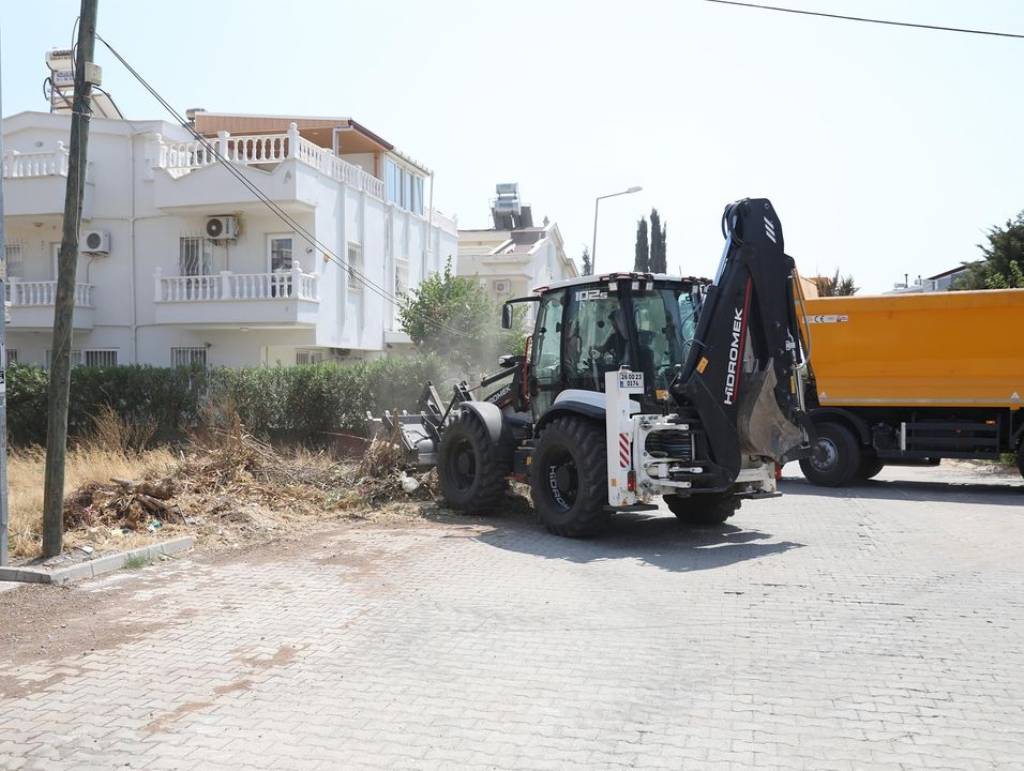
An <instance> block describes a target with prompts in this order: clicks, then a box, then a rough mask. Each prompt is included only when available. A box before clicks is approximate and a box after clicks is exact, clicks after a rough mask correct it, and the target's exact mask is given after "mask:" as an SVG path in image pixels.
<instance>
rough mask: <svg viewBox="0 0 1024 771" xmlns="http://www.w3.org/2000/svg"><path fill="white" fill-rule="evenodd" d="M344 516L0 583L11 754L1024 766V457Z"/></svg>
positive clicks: (412, 764)
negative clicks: (218, 545) (93, 576)
mask: <svg viewBox="0 0 1024 771" xmlns="http://www.w3.org/2000/svg"><path fill="white" fill-rule="evenodd" d="M783 489H784V492H785V493H786V495H785V497H783V498H780V499H776V500H770V501H759V502H754V503H748V504H745V505H744V506H743V508H742V509H741V511H740V512H739V513H738V514H737V515H736V516H735V517H734V519H733V520H730V523H729V524H728V525H727V526H726V527H724V528H722V529H720V530H712V531H688V530H686V529H684V528H683V527H682V526H680V524H679V523H678V522H677V521H676V520H675V519H674V518H673V517H672V516H671V515H670V514H667V513H662V514H660V515H658V516H623V517H620V518H619V519H617V520H616V522H615V523H614V526H613V527H612V529H611V530H610V531H609V532H608V533H607V534H606V535H604V536H603V537H601V538H597V539H593V540H588V541H571V540H565V539H561V538H556V537H553V536H549V535H547V534H546V533H544V532H543V531H542V530H541V529H540V528H539V527H537V526H536V525H535V524H533V523H532V522H531V521H530V520H529V518H528V517H527V516H525V515H523V514H522V513H521V512H520V513H518V514H509V515H507V516H503V517H495V518H493V519H488V520H484V519H468V520H454V521H453V520H443V521H441V520H437V521H423V522H412V523H410V524H409V525H408V526H405V525H402V526H398V527H389V528H381V527H377V526H341V525H339V526H334V527H332V528H330V529H327V530H324V531H323V532H318V533H314V534H311V535H309V536H307V537H305V538H303V539H302V540H300V541H298V542H294V543H290V544H284V545H281V544H278V545H271V546H266V547H262V548H258V549H253V550H248V551H245V552H242V553H238V554H231V555H228V556H223V555H221V556H216V555H214V556H210V555H202V554H195V555H192V556H190V557H189V558H187V559H181V560H175V561H172V562H166V563H161V564H158V565H154V566H152V567H149V568H146V569H143V570H140V571H135V572H121V573H118V574H116V575H113V576H111V577H107V578H102V579H97V580H94V581H91V582H88V583H85V584H80V585H78V586H77V587H75V588H73V589H71V590H60V589H53V588H33V589H18V590H16V591H8V592H4V593H2V594H0V625H2V628H0V643H2V645H0V767H3V768H40V769H42V768H46V769H52V768H68V767H76V768H77V767H81V768H86V767H90V768H92V767H95V768H112V767H115V766H118V767H131V768H147V769H157V768H211V767H225V768H227V767H231V768H238V767H242V766H252V767H260V768H294V767H301V768H307V767H308V768H342V767H344V768H356V767H375V768H382V767H387V768H401V767H408V768H434V767H450V768H454V767H459V768H463V767H479V768H531V769H543V768H565V767H580V768H618V767H634V768H680V767H684V766H685V767H694V766H698V765H699V766H705V765H708V766H711V765H715V766H719V765H720V766H722V767H725V766H734V767H748V766H755V765H756V766H765V767H771V766H776V767H780V768H782V767H785V768H794V767H805V768H815V769H825V768H854V767H856V768H864V767H880V768H883V767H884V768H896V767H908V768H922V767H934V768H942V767H945V768H957V769H960V768H968V767H977V768H991V767H1007V768H1010V767H1020V766H1021V765H1022V764H1024V634H1022V633H1024V619H1022V616H1024V600H1022V598H1024V561H1022V559H1021V555H1022V552H1024V485H1022V484H1021V481H1020V480H1019V478H1016V477H1013V476H1005V477H998V476H991V475H979V474H976V473H973V472H971V471H970V470H965V469H963V468H948V467H942V468H940V469H929V470H915V471H909V470H887V471H885V472H883V474H882V476H881V477H880V479H879V481H876V482H872V483H869V484H866V485H864V486H862V487H859V488H854V489H850V490H845V491H827V490H821V489H817V488H812V487H810V486H808V485H807V484H806V483H805V482H803V480H802V479H799V478H794V479H788V478H787V479H786V480H785V481H784V483H783Z"/></svg>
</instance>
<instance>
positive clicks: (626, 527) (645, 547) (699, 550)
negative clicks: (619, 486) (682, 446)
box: [475, 512, 803, 572]
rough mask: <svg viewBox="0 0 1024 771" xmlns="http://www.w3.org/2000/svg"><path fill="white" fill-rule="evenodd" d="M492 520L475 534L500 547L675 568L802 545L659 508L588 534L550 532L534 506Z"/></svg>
mask: <svg viewBox="0 0 1024 771" xmlns="http://www.w3.org/2000/svg"><path fill="white" fill-rule="evenodd" d="M487 523H488V524H490V525H492V526H493V528H494V529H493V530H489V531H487V532H485V533H481V534H479V535H477V536H475V540H477V541H480V542H482V543H486V544H488V545H490V546H493V547H495V548H498V549H505V550H508V551H515V552H520V553H525V554H535V555H537V556H539V557H544V558H545V559H558V560H566V561H568V562H576V563H589V562H595V561H598V560H615V559H632V560H640V561H641V562H643V563H645V564H648V565H654V566H656V567H659V568H661V569H662V570H669V571H673V572H688V571H693V570H710V569H712V568H720V567H723V566H725V565H732V564H734V563H736V562H743V561H745V560H751V559H757V558H759V557H765V556H768V555H770V554H780V553H782V552H786V551H789V550H790V549H795V548H799V547H801V546H803V544H800V543H793V542H790V541H784V542H774V543H773V542H767V541H768V540H769V539H770V538H771V537H772V536H771V535H770V534H768V533H763V532H761V531H759V530H746V529H744V528H742V527H739V526H738V525H732V524H725V525H721V526H719V527H717V528H710V529H696V528H691V527H687V526H686V525H684V524H683V523H682V522H680V521H679V520H678V519H676V518H675V517H674V516H665V515H664V514H654V513H652V514H616V515H615V516H614V517H613V518H612V520H611V523H610V524H609V525H608V527H607V528H606V529H605V530H604V531H603V532H602V533H601V534H599V535H596V536H594V537H593V538H587V539H572V538H562V537H559V536H555V535H551V534H550V533H548V532H546V531H545V530H544V528H543V526H542V525H541V524H540V523H538V522H537V521H536V520H535V519H534V518H533V514H532V512H530V514H529V516H524V515H523V514H522V513H517V514H507V515H505V516H496V517H488V519H487Z"/></svg>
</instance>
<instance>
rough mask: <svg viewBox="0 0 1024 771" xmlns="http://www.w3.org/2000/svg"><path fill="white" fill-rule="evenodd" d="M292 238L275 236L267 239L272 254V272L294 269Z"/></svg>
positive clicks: (289, 236)
mask: <svg viewBox="0 0 1024 771" xmlns="http://www.w3.org/2000/svg"><path fill="white" fill-rule="evenodd" d="M292 240H293V239H292V236H291V235H273V236H268V237H267V243H268V250H269V252H270V272H271V273H276V272H277V271H279V270H291V269H292Z"/></svg>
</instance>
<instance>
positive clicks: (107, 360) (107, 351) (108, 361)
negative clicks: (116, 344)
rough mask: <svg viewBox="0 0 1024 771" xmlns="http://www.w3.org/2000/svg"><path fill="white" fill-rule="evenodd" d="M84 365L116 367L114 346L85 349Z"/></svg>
mask: <svg viewBox="0 0 1024 771" xmlns="http://www.w3.org/2000/svg"><path fill="white" fill-rule="evenodd" d="M85 366H87V367H116V366H117V349H116V348H92V349H90V350H87V351H85Z"/></svg>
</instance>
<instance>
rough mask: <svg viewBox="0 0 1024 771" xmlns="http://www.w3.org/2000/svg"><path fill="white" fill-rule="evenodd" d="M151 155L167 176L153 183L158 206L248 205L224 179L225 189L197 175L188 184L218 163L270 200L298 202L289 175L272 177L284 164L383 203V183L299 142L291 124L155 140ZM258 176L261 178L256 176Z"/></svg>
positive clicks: (296, 184) (300, 197) (299, 191)
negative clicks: (276, 130) (237, 171)
mask: <svg viewBox="0 0 1024 771" xmlns="http://www.w3.org/2000/svg"><path fill="white" fill-rule="evenodd" d="M154 155H155V157H156V166H157V168H161V169H164V170H165V171H166V172H167V176H168V177H170V179H162V180H161V179H158V180H157V189H156V193H157V196H156V201H157V205H158V206H161V207H173V206H186V205H196V204H200V205H201V204H206V205H213V204H217V203H221V202H228V200H232V201H233V200H234V199H235V198H236V197H237V198H238V200H239V201H240V202H248V201H251V200H252V194H251V193H249V192H247V191H246V190H245V188H244V187H242V185H241V184H240V183H239V182H238V181H236V180H234V179H229V178H227V177H225V179H224V185H225V186H226V187H224V186H221V185H217V186H216V187H213V189H211V186H210V185H209V180H205V181H204V176H203V175H201V176H199V177H197V179H196V180H195V181H196V185H190V184H188V183H189V182H191V181H192V180H191V179H189V177H190V175H192V174H194V173H195V172H201V171H202V170H204V169H208V168H211V167H214V166H217V165H218V164H220V163H221V160H220V159H221V158H223V159H225V160H226V161H228V162H229V163H231V164H232V165H234V166H238V167H241V168H242V169H243V172H244V173H246V176H247V177H248V178H249V180H250V181H252V182H255V183H256V184H258V185H259V187H260V188H261V189H262V190H263V192H264V193H265V194H266V195H268V196H269V197H270V198H273V199H274V200H285V201H287V200H290V199H296V200H300V201H301V200H303V198H304V195H303V191H302V189H301V187H300V184H299V180H297V179H296V178H295V176H293V175H291V174H281V175H278V174H277V173H276V172H277V170H278V169H279V168H280V167H281V165H282V164H284V163H285V162H286V161H290V160H294V161H296V162H297V163H298V164H299V165H300V166H302V167H305V168H308V169H312V170H315V171H318V172H320V173H321V174H323V175H325V176H327V177H329V178H330V179H333V180H335V181H336V182H342V183H344V184H345V185H347V186H349V187H350V188H352V189H355V190H361V191H363V192H365V193H366V194H367V195H369V196H372V197H373V198H377V199H379V200H384V180H382V179H378V178H377V177H375V176H373V175H372V174H370V173H369V172H367V171H365V170H364V169H362V168H361V167H360V166H357V165H355V164H353V163H349V162H348V161H345V160H342V159H341V158H339V157H338V156H336V155H335V154H334V152H333V151H331V150H329V149H327V148H324V147H320V146H319V145H317V144H314V143H313V142H310V141H309V140H307V139H303V138H302V137H300V136H299V131H298V128H297V127H296V125H295V124H294V123H293V124H292V125H291V127H290V128H289V130H288V132H287V133H285V134H257V135H251V136H233V135H231V134H229V133H228V132H226V131H222V132H220V133H219V134H218V135H217V136H216V137H211V138H209V139H206V140H205V141H199V140H192V141H188V142H166V141H164V140H160V145H159V149H158V152H157V153H155V154H154ZM259 172H263V173H264V176H260V175H259ZM267 174H269V175H270V176H266V175H267ZM168 183H170V184H168ZM193 188H194V189H193ZM211 196H214V197H217V196H219V197H220V198H221V199H224V197H225V196H227V199H225V200H224V201H219V200H215V199H214V198H211ZM306 203H308V204H310V205H315V199H314V198H312V197H311V198H310V200H309V201H306Z"/></svg>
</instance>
